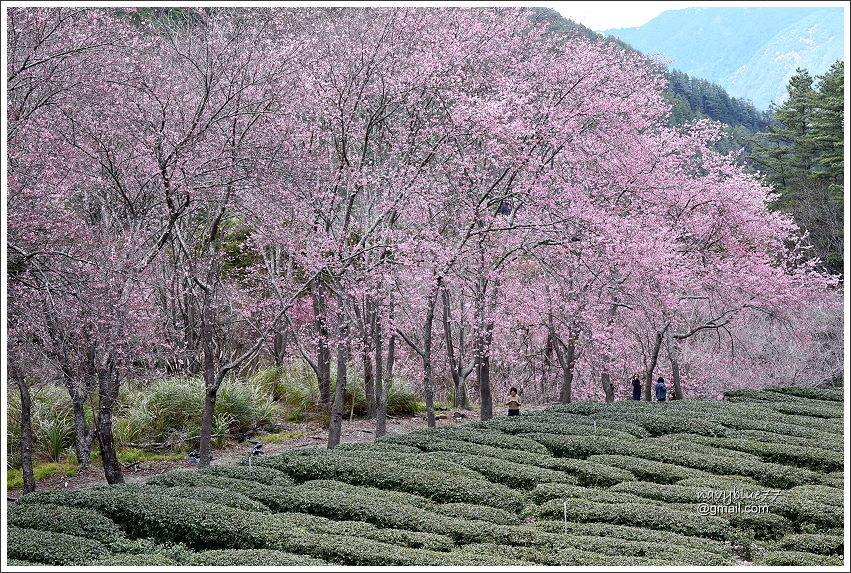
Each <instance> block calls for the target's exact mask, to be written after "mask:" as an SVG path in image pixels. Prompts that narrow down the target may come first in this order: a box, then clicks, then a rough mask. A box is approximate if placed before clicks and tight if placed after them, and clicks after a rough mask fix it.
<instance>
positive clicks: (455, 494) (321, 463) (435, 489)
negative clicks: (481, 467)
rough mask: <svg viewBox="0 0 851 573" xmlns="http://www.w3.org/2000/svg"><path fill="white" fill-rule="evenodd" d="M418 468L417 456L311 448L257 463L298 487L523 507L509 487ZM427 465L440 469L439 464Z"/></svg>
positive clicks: (269, 457)
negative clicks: (307, 484) (316, 483)
mask: <svg viewBox="0 0 851 573" xmlns="http://www.w3.org/2000/svg"><path fill="white" fill-rule="evenodd" d="M397 456H398V457H397ZM403 456H404V457H403ZM417 462H418V460H417V457H416V456H408V455H407V454H395V453H394V454H390V453H389V452H385V453H384V454H383V455H382V456H381V458H375V457H374V456H372V455H368V454H367V453H366V452H364V453H363V454H361V452H345V453H344V455H341V454H340V453H338V452H335V451H334V450H324V449H311V450H308V449H307V448H305V449H302V450H300V451H297V452H288V453H286V454H282V455H278V456H265V457H264V458H263V459H261V460H259V461H258V462H257V463H258V464H259V465H264V466H269V467H272V468H275V469H278V470H281V471H283V472H285V473H287V474H288V475H290V476H291V477H293V478H295V479H296V480H297V481H306V480H310V479H335V480H339V481H343V482H347V483H352V484H355V485H370V486H375V487H380V488H382V489H392V490H398V491H404V492H408V493H414V494H418V495H423V496H425V497H429V498H431V499H434V500H438V501H446V502H456V501H457V502H469V503H480V504H482V505H490V506H493V507H499V508H511V509H519V507H520V498H519V495H518V494H517V493H516V492H514V491H512V490H510V489H508V488H506V487H505V486H501V485H497V484H493V483H490V482H488V481H486V480H485V479H484V478H481V479H477V478H475V477H465V476H464V475H463V472H462V473H461V475H458V473H459V472H455V475H452V474H447V473H445V472H442V471H437V470H435V469H425V468H423V467H415V465H416V464H417ZM427 462H428V465H433V466H434V467H435V468H436V467H438V466H437V464H434V462H433V460H427ZM455 465H457V464H451V466H446V467H447V468H450V467H452V466H455Z"/></svg>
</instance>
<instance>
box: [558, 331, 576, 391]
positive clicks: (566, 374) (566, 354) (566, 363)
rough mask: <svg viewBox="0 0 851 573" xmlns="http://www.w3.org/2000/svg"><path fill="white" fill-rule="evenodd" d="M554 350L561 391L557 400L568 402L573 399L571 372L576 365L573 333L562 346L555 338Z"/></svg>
mask: <svg viewBox="0 0 851 573" xmlns="http://www.w3.org/2000/svg"><path fill="white" fill-rule="evenodd" d="M554 346H555V351H556V356H558V361H559V365H560V366H561V392H560V393H559V402H561V403H562V404H569V403H570V402H571V401H572V400H573V372H574V367H575V366H576V340H575V339H574V336H573V333H571V334H570V339H569V340H568V341H567V346H566V347H564V348H562V346H563V345H562V343H561V341H559V340H555V345H554Z"/></svg>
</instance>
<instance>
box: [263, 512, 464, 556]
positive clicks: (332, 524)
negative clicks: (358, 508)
mask: <svg viewBox="0 0 851 573" xmlns="http://www.w3.org/2000/svg"><path fill="white" fill-rule="evenodd" d="M276 517H277V518H279V519H283V520H284V521H285V522H286V523H288V524H292V526H293V527H301V528H304V529H306V530H308V531H311V532H313V533H326V534H330V535H346V536H355V537H363V538H366V539H373V540H375V541H381V542H383V543H390V544H393V545H399V546H404V547H413V548H422V549H430V550H432V551H451V550H452V549H453V548H454V547H455V543H454V542H453V541H452V538H451V537H449V536H447V535H443V534H439V533H425V532H421V531H407V530H404V529H386V528H381V527H376V526H375V525H373V524H372V523H367V522H364V521H349V520H343V521H335V520H332V519H328V518H325V517H320V516H317V515H310V514H306V513H282V514H279V515H278V516H276Z"/></svg>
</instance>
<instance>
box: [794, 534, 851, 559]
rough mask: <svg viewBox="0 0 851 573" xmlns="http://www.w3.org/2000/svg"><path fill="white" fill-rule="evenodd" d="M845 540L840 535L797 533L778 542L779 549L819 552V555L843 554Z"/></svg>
mask: <svg viewBox="0 0 851 573" xmlns="http://www.w3.org/2000/svg"><path fill="white" fill-rule="evenodd" d="M844 544H845V540H844V539H843V538H842V536H840V535H824V534H815V533H795V534H791V535H787V536H785V537H784V538H783V539H781V540H780V541H778V542H777V547H778V548H779V549H785V550H791V551H804V552H806V553H818V554H819V555H842V554H843V551H844Z"/></svg>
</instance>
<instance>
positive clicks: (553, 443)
mask: <svg viewBox="0 0 851 573" xmlns="http://www.w3.org/2000/svg"><path fill="white" fill-rule="evenodd" d="M529 437H530V438H532V439H534V440H535V441H536V442H538V443H540V444H542V445H543V446H545V447H546V448H547V449H548V450H549V451H550V452H551V453H552V454H553V455H554V456H560V457H563V458H578V459H585V458H587V457H588V456H590V455H593V454H625V453H630V452H632V451H633V449H634V448H635V447H636V446H634V445H633V444H632V443H631V442H629V443H625V442H623V441H621V440H616V439H614V438H607V437H604V436H597V437H594V438H589V437H587V436H569V435H559V434H544V433H535V434H529ZM638 447H640V446H638Z"/></svg>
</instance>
